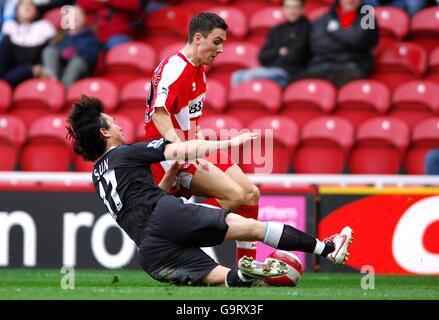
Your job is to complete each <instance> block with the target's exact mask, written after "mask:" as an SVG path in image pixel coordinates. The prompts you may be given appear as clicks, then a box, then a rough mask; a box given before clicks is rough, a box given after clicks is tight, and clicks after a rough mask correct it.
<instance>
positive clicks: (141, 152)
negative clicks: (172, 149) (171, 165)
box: [122, 138, 171, 165]
mask: <svg viewBox="0 0 439 320" xmlns="http://www.w3.org/2000/svg"><path fill="white" fill-rule="evenodd" d="M169 143H171V142H170V141H168V140H165V139H163V138H161V139H157V140H150V141H146V142H138V143H134V144H132V145H129V146H127V147H126V149H125V150H124V151H125V156H126V160H127V161H128V162H129V163H132V164H140V165H148V164H152V163H156V162H161V161H165V160H166V158H165V154H164V152H165V146H166V145H167V144H169ZM122 148H123V147H122Z"/></svg>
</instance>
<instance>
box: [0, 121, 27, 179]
mask: <svg viewBox="0 0 439 320" xmlns="http://www.w3.org/2000/svg"><path fill="white" fill-rule="evenodd" d="M26 135H27V129H26V125H25V123H24V122H23V120H21V119H20V118H18V117H15V116H10V115H0V155H1V156H0V171H1V170H7V171H10V170H14V169H15V166H16V164H17V162H18V154H19V150H20V148H21V146H22V144H23V143H24V141H25V140H26Z"/></svg>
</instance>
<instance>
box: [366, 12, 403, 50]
mask: <svg viewBox="0 0 439 320" xmlns="http://www.w3.org/2000/svg"><path fill="white" fill-rule="evenodd" d="M374 10H375V19H376V22H377V24H378V27H379V29H378V30H379V43H378V46H377V48H376V50H377V51H379V50H380V49H383V48H386V47H387V46H389V45H391V44H394V43H395V42H398V41H403V40H404V39H405V38H406V36H407V34H408V33H409V29H410V18H409V16H408V14H407V12H406V11H405V10H403V9H401V8H398V7H392V6H379V7H376V8H375V9H374Z"/></svg>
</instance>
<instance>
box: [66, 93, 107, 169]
mask: <svg viewBox="0 0 439 320" xmlns="http://www.w3.org/2000/svg"><path fill="white" fill-rule="evenodd" d="M103 112H104V107H103V105H102V102H101V101H100V100H99V99H96V98H93V97H88V96H85V95H81V98H80V99H79V100H78V101H77V102H75V103H74V104H73V106H72V109H71V111H70V114H69V118H68V120H67V123H68V125H67V127H66V128H67V138H68V139H69V140H71V141H72V144H73V150H75V153H77V154H79V155H80V156H82V157H83V158H84V159H85V160H88V161H95V160H97V159H99V157H100V156H102V155H103V154H104V152H105V150H106V147H107V145H106V140H105V139H104V137H103V136H102V135H101V132H100V129H101V128H105V129H108V128H109V125H108V123H107V121H106V120H105V118H104V117H102V113H103Z"/></svg>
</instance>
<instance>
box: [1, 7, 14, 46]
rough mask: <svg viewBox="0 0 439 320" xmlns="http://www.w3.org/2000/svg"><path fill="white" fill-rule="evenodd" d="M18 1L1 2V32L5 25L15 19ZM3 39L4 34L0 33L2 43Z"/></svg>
mask: <svg viewBox="0 0 439 320" xmlns="http://www.w3.org/2000/svg"><path fill="white" fill-rule="evenodd" d="M17 3H18V0H0V31H1V30H2V26H3V24H4V23H5V22H6V21H8V20H14V19H15V8H16V7H17ZM2 39H3V32H0V41H1V40H2Z"/></svg>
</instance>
